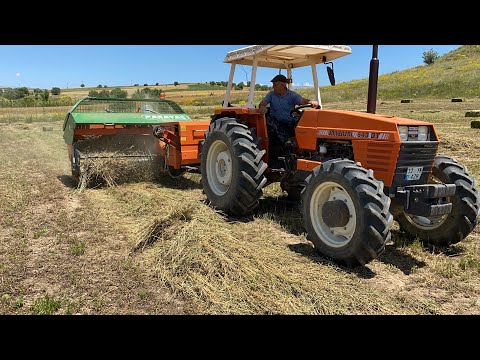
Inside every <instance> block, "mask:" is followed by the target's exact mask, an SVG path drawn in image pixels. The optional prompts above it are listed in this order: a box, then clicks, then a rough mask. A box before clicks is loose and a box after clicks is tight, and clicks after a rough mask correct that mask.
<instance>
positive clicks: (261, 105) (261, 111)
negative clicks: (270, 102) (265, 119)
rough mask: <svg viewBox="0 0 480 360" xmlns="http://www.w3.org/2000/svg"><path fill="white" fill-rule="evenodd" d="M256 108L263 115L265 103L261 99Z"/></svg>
mask: <svg viewBox="0 0 480 360" xmlns="http://www.w3.org/2000/svg"><path fill="white" fill-rule="evenodd" d="M258 108H259V109H260V115H264V114H265V113H266V112H267V103H266V102H265V101H263V100H262V101H260V104H258Z"/></svg>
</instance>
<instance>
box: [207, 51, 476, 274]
mask: <svg viewBox="0 0 480 360" xmlns="http://www.w3.org/2000/svg"><path fill="white" fill-rule="evenodd" d="M377 52H378V47H377V46H374V47H373V56H372V60H371V62H370V77H369V88H368V102H367V112H366V113H365V112H354V111H340V110H326V109H323V108H322V105H321V104H322V103H321V97H320V90H319V86H318V78H317V70H316V65H317V64H321V63H324V64H325V63H329V62H331V61H332V60H334V59H336V58H339V57H341V56H344V55H348V54H350V53H351V49H350V47H348V46H341V45H256V46H250V47H246V48H242V49H239V50H236V51H232V52H229V53H228V54H227V56H226V58H225V62H226V63H230V64H231V70H230V77H229V81H228V85H227V91H226V94H225V99H224V102H223V108H221V109H218V110H216V111H215V114H214V115H213V116H212V121H211V124H210V126H209V128H208V131H207V132H206V134H205V141H204V142H203V144H202V145H201V161H200V164H201V174H202V182H203V188H204V192H205V194H206V196H207V198H208V201H209V202H210V203H211V205H212V206H214V207H215V208H218V209H220V210H222V211H224V212H226V213H229V214H233V215H237V216H241V215H244V214H246V213H249V212H251V211H252V210H254V209H255V207H256V206H257V205H258V203H259V199H260V197H261V196H262V189H263V188H264V187H265V186H267V185H268V184H270V183H272V182H280V185H281V187H282V189H283V190H285V191H286V192H287V193H288V194H289V196H290V197H292V198H296V199H299V200H301V206H302V211H303V219H304V226H305V229H306V231H307V236H308V239H309V240H311V241H312V242H313V244H314V245H315V248H316V249H317V250H318V251H319V252H320V253H321V254H323V255H325V256H327V257H330V258H332V259H334V260H335V261H337V262H340V263H343V264H345V265H347V266H351V267H352V266H357V265H364V264H366V263H368V262H369V261H371V260H373V259H375V258H376V257H377V256H379V255H380V254H381V253H382V252H383V251H384V249H385V244H386V243H387V242H388V241H389V240H390V238H391V233H390V228H391V225H392V222H393V220H394V218H395V219H396V220H397V221H398V223H399V225H400V227H401V229H402V230H403V231H405V232H407V233H409V234H411V235H415V236H418V237H419V238H420V239H421V240H423V241H425V242H428V243H431V244H434V245H437V246H447V245H450V244H454V243H457V242H459V241H461V240H462V239H464V238H465V237H466V236H467V235H468V234H469V233H470V232H471V231H472V230H473V229H474V227H475V226H476V224H477V219H478V215H479V211H480V200H479V199H480V195H479V192H478V189H477V186H476V182H475V179H474V178H473V177H472V176H470V175H469V174H468V172H467V169H466V168H465V166H463V165H461V164H459V163H458V162H457V161H456V160H454V159H453V158H450V157H447V156H443V155H437V149H438V144H439V138H438V135H437V132H436V131H435V127H434V125H433V124H431V123H427V122H423V121H417V120H411V119H405V118H399V117H395V116H386V115H379V114H375V107H376V93H377V83H378V59H377ZM237 64H242V65H247V66H252V71H251V74H252V76H251V84H250V93H249V97H248V101H247V103H246V105H245V106H243V107H231V105H230V90H231V89H232V81H233V76H234V71H235V67H236V65H237ZM303 66H310V67H311V69H312V75H313V84H314V89H315V100H317V101H318V102H319V104H320V108H319V109H312V108H308V107H311V105H302V106H299V107H297V108H296V109H294V110H292V112H291V116H292V117H293V118H294V119H295V123H296V124H297V125H296V128H295V136H294V137H293V138H291V139H290V141H288V142H286V143H285V144H284V146H283V147H282V148H281V149H280V151H279V149H278V148H276V149H273V147H272V144H271V142H270V140H271V138H272V133H271V131H270V129H269V128H268V126H267V124H266V119H265V116H264V115H260V112H259V109H258V108H256V107H255V106H254V103H253V100H254V88H255V78H256V73H257V68H258V67H268V68H277V69H281V70H282V69H284V70H285V71H286V73H287V78H288V79H291V78H292V70H293V69H295V68H299V67H303ZM327 72H328V76H329V79H330V82H331V83H332V85H334V81H335V78H334V73H333V66H332V67H328V66H327ZM289 87H290V88H291V87H292V83H291V81H290V84H289Z"/></svg>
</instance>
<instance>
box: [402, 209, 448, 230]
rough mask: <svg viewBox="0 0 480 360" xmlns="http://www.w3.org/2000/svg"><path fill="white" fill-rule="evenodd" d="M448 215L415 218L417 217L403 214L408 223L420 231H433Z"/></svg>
mask: <svg viewBox="0 0 480 360" xmlns="http://www.w3.org/2000/svg"><path fill="white" fill-rule="evenodd" d="M448 215H449V214H445V215H440V216H430V217H425V216H417V215H409V214H407V213H405V217H406V218H407V220H408V222H410V223H411V224H412V225H414V226H415V227H416V228H418V229H421V230H426V231H430V230H434V229H436V228H438V227H439V226H441V225H442V224H443V223H444V222H445V220H446V219H447V217H448Z"/></svg>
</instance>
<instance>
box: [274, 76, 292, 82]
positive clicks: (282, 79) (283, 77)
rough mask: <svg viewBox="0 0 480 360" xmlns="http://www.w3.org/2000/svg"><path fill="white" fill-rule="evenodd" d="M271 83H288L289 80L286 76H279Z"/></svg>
mask: <svg viewBox="0 0 480 360" xmlns="http://www.w3.org/2000/svg"><path fill="white" fill-rule="evenodd" d="M270 81H271V82H274V81H281V82H284V83H288V80H287V78H286V77H285V75H277V76H275V77H274V78H273V79H272V80H270Z"/></svg>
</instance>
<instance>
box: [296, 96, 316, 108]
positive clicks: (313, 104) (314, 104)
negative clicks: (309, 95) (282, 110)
mask: <svg viewBox="0 0 480 360" xmlns="http://www.w3.org/2000/svg"><path fill="white" fill-rule="evenodd" d="M307 104H312V106H313V107H314V108H318V101H317V100H310V99H305V98H303V99H302V101H300V105H307Z"/></svg>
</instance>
